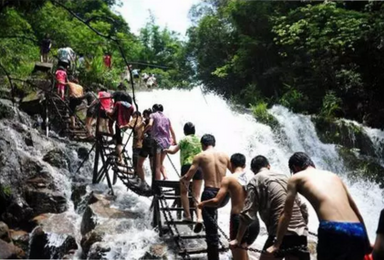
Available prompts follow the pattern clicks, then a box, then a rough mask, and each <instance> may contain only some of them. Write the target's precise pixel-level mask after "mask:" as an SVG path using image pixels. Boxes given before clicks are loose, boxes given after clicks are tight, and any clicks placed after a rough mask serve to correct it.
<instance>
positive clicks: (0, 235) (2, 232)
mask: <svg viewBox="0 0 384 260" xmlns="http://www.w3.org/2000/svg"><path fill="white" fill-rule="evenodd" d="M0 239H2V240H4V241H5V242H8V243H9V242H11V236H10V234H9V228H8V225H7V224H5V223H4V222H1V221H0Z"/></svg>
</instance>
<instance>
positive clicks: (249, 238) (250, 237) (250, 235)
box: [229, 214, 260, 245]
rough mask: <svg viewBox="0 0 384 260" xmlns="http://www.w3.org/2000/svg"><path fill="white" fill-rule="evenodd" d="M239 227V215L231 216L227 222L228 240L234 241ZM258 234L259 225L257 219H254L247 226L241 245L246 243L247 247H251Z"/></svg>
mask: <svg viewBox="0 0 384 260" xmlns="http://www.w3.org/2000/svg"><path fill="white" fill-rule="evenodd" d="M239 226H240V215H239V214H231V218H230V222H229V238H230V239H231V240H234V239H236V236H237V231H238V230H239ZM259 232H260V223H259V219H256V220H255V221H253V222H252V223H251V224H250V225H249V226H248V228H247V231H245V234H244V236H243V239H242V240H241V243H242V244H243V243H247V245H252V244H253V242H255V240H256V238H257V236H258V235H259Z"/></svg>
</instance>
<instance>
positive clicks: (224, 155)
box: [219, 152, 230, 161]
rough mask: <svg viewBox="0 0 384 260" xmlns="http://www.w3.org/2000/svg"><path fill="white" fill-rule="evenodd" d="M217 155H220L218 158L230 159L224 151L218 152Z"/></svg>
mask: <svg viewBox="0 0 384 260" xmlns="http://www.w3.org/2000/svg"><path fill="white" fill-rule="evenodd" d="M219 156H220V158H221V159H222V160H226V161H229V160H230V159H229V156H228V154H226V153H224V152H220V153H219Z"/></svg>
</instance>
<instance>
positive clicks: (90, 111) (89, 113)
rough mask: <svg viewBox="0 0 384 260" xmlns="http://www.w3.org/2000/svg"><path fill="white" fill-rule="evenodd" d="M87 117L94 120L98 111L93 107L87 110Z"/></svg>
mask: <svg viewBox="0 0 384 260" xmlns="http://www.w3.org/2000/svg"><path fill="white" fill-rule="evenodd" d="M87 117H92V118H95V117H97V115H96V109H95V108H94V107H91V108H88V109H87Z"/></svg>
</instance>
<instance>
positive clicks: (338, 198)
mask: <svg viewBox="0 0 384 260" xmlns="http://www.w3.org/2000/svg"><path fill="white" fill-rule="evenodd" d="M292 181H293V182H295V183H296V187H297V191H298V192H299V193H301V194H302V195H303V196H304V197H306V198H307V199H308V201H309V202H310V203H311V204H312V206H313V207H314V209H315V211H316V213H317V215H318V217H319V220H328V221H336V222H359V219H358V217H357V216H356V214H355V212H354V211H353V209H352V207H351V205H350V199H349V198H350V196H349V194H348V191H347V190H346V189H345V186H344V184H343V182H342V181H341V180H340V178H339V177H338V176H337V175H336V174H334V173H331V172H327V171H321V170H317V169H315V168H308V169H306V170H304V171H301V172H299V173H297V174H295V175H294V176H293V177H292Z"/></svg>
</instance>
